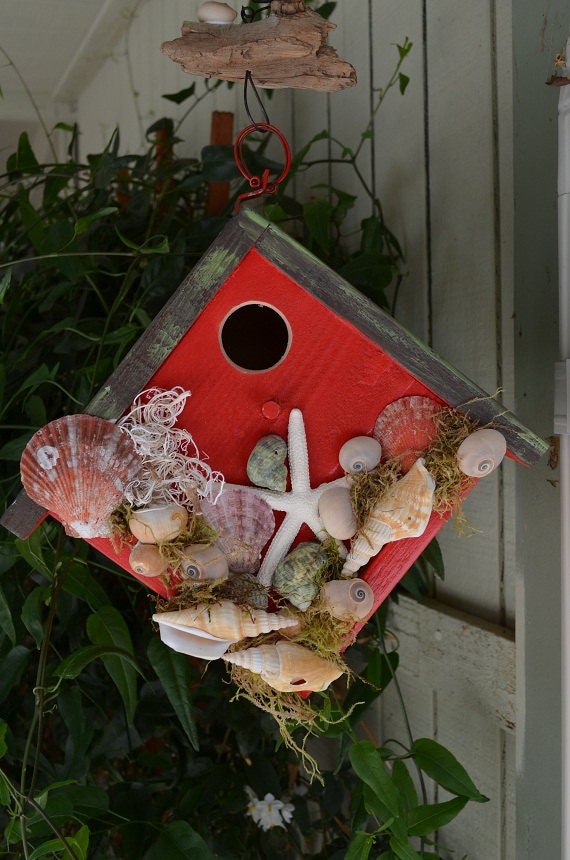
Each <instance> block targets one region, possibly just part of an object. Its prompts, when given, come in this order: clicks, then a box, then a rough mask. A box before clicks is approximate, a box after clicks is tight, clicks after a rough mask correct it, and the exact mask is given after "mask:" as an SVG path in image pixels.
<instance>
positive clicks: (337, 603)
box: [319, 579, 374, 621]
mask: <svg viewBox="0 0 570 860" xmlns="http://www.w3.org/2000/svg"><path fill="white" fill-rule="evenodd" d="M319 597H320V601H321V604H322V605H323V607H324V608H325V609H326V610H327V612H330V614H331V615H332V616H333V617H334V618H340V619H341V620H342V621H361V620H362V619H364V618H366V617H367V616H368V615H369V614H370V612H371V611H372V607H373V606H374V592H373V590H372V589H371V587H370V586H369V585H368V583H367V582H364V580H363V579H332V580H331V581H330V582H327V583H325V585H323V587H322V588H321V590H320V592H319Z"/></svg>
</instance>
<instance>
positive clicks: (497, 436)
mask: <svg viewBox="0 0 570 860" xmlns="http://www.w3.org/2000/svg"><path fill="white" fill-rule="evenodd" d="M506 453H507V440H506V439H505V437H504V436H503V434H502V433H499V431H498V430H493V429H491V428H490V427H484V428H483V429H481V430H475V432H474V433H470V435H469V436H468V437H467V438H466V439H464V440H463V442H462V443H461V445H460V446H459V448H458V449H457V465H458V466H459V468H460V469H461V471H462V472H463V473H464V474H465V475H470V476H471V477H472V478H484V477H486V476H487V475H490V474H491V472H494V471H495V469H496V468H497V467H498V466H500V464H501V463H502V462H503V458H504V456H505V454H506Z"/></svg>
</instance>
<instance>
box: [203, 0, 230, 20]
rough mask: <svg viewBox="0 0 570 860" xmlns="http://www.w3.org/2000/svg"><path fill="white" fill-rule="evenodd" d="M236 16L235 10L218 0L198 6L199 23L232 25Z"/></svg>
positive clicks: (210, 0) (207, 1)
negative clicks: (217, 0)
mask: <svg viewBox="0 0 570 860" xmlns="http://www.w3.org/2000/svg"><path fill="white" fill-rule="evenodd" d="M236 16H237V12H236V10H235V9H232V7H231V6H228V4H227V3H219V2H216V0H206V2H205V3H201V4H200V6H198V21H202V22H203V23H204V24H231V23H232V22H233V21H234V19H235V18H236Z"/></svg>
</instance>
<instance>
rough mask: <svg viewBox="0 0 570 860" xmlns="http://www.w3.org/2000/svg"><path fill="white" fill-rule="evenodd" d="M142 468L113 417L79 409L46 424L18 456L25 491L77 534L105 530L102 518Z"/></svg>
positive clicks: (70, 531)
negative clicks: (106, 419) (80, 411)
mask: <svg viewBox="0 0 570 860" xmlns="http://www.w3.org/2000/svg"><path fill="white" fill-rule="evenodd" d="M141 468H142V463H141V460H140V459H139V457H138V455H137V453H136V451H135V448H134V445H133V443H132V441H131V440H130V439H129V437H128V436H126V435H125V434H124V433H123V432H122V431H121V430H119V428H118V427H117V426H116V425H115V424H113V422H112V421H105V420H104V419H103V418H96V417H95V416H93V415H84V414H80V415H66V416H64V417H63V418H57V419H56V420H55V421H51V422H50V423H49V424H46V425H45V427H42V428H41V429H40V430H38V431H37V433H35V434H34V435H33V436H32V438H31V439H30V441H29V442H28V444H27V445H26V447H25V449H24V453H23V454H22V458H21V460H20V472H21V476H22V483H23V485H24V489H25V491H26V493H27V495H28V496H29V497H30V498H31V499H33V501H34V502H37V503H38V504H39V505H42V507H44V508H47V509H48V510H49V511H51V513H53V514H54V516H55V517H57V519H59V520H61V521H62V522H63V524H64V527H65V531H66V532H67V534H68V535H71V536H72V537H81V538H92V537H97V536H98V535H104V534H106V532H107V530H106V520H107V519H108V517H109V516H110V514H111V513H112V511H113V510H114V509H115V508H116V507H117V505H119V504H120V503H121V502H122V500H123V498H124V492H125V487H126V486H127V484H128V483H129V482H130V481H132V480H133V478H135V477H136V476H137V474H138V473H139V471H140V470H141Z"/></svg>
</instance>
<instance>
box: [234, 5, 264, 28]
mask: <svg viewBox="0 0 570 860" xmlns="http://www.w3.org/2000/svg"><path fill="white" fill-rule="evenodd" d="M268 9H271V3H268V4H267V6H260V7H259V9H254V8H253V6H242V7H241V13H240V14H241V20H242V21H243V23H244V24H251V22H252V21H254V20H255V18H256V17H257V15H261V13H262V12H266V11H267V10H268Z"/></svg>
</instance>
